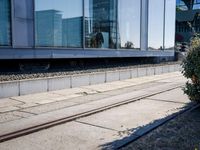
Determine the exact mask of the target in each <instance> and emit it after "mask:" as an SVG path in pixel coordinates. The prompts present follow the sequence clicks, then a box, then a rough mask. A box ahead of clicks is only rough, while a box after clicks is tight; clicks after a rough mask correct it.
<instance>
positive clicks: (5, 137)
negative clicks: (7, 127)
mask: <svg viewBox="0 0 200 150" xmlns="http://www.w3.org/2000/svg"><path fill="white" fill-rule="evenodd" d="M181 86H182V85H177V86H175V87H173V88H168V89H167V90H166V89H165V90H163V91H159V92H154V93H151V94H148V95H144V96H141V97H138V98H134V99H133V98H131V99H127V100H123V101H121V102H117V103H113V104H110V105H107V106H103V107H100V108H97V109H93V110H90V111H86V112H82V113H79V114H75V115H72V116H69V117H65V118H61V119H57V120H54V121H50V122H46V123H44V124H39V125H36V126H32V127H28V128H24V129H22V130H18V131H15V132H11V133H8V134H4V135H0V143H2V142H5V141H8V140H11V139H14V138H18V137H21V136H25V135H28V134H31V133H34V132H38V131H40V130H43V129H47V128H50V127H54V126H57V125H60V124H64V123H67V122H70V121H74V120H76V119H79V118H83V117H87V116H90V115H93V114H96V113H99V112H102V111H105V110H108V109H112V108H115V107H119V106H122V105H126V104H129V103H132V102H136V101H139V100H141V99H145V98H148V97H151V96H154V95H157V94H161V93H164V92H167V91H171V90H174V89H177V88H180V87H181ZM191 107H192V106H191ZM191 107H190V108H191ZM190 108H187V109H185V110H184V111H183V112H185V111H187V110H189V109H190ZM183 112H180V113H183Z"/></svg>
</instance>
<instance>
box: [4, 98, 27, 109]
mask: <svg viewBox="0 0 200 150" xmlns="http://www.w3.org/2000/svg"><path fill="white" fill-rule="evenodd" d="M21 104H23V102H19V101H16V100H13V99H10V98H3V99H0V108H2V107H9V106H16V105H21Z"/></svg>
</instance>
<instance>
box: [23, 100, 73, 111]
mask: <svg viewBox="0 0 200 150" xmlns="http://www.w3.org/2000/svg"><path fill="white" fill-rule="evenodd" d="M74 105H77V103H74V102H70V101H64V100H63V101H59V102H55V103H48V104H44V105H39V106H36V107H31V108H25V109H21V110H22V111H26V112H29V113H34V114H41V113H45V112H50V111H55V110H58V109H63V108H66V107H69V106H74Z"/></svg>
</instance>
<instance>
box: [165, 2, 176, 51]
mask: <svg viewBox="0 0 200 150" xmlns="http://www.w3.org/2000/svg"><path fill="white" fill-rule="evenodd" d="M175 10H176V5H175V0H166V4H165V49H174V41H175Z"/></svg>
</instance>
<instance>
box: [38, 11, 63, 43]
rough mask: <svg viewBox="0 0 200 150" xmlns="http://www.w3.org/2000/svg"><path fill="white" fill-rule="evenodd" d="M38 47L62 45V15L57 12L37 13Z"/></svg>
mask: <svg viewBox="0 0 200 150" xmlns="http://www.w3.org/2000/svg"><path fill="white" fill-rule="evenodd" d="M35 25H36V45H38V46H61V45H62V14H61V13H60V11H57V10H53V9H52V10H43V11H36V23H35Z"/></svg>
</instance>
